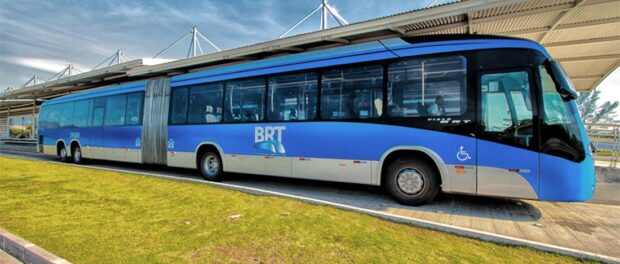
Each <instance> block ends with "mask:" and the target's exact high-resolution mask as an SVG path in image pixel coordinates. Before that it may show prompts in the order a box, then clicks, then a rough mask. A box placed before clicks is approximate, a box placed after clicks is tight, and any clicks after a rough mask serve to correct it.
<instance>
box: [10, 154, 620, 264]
mask: <svg viewBox="0 0 620 264" xmlns="http://www.w3.org/2000/svg"><path fill="white" fill-rule="evenodd" d="M0 154H1V155H5V156H13V157H19V158H27V159H35V160H51V161H53V160H55V159H53V158H52V157H46V156H41V155H36V154H28V153H26V154H24V153H7V152H4V153H2V152H0ZM87 166H88V167H95V168H105V169H117V170H118V169H120V170H126V171H135V172H138V173H156V174H160V175H165V176H171V177H179V178H194V179H199V177H198V175H197V173H196V172H194V171H192V170H183V169H173V168H167V167H160V166H147V165H138V166H136V165H134V164H125V163H116V162H105V161H92V162H90V163H89V164H88V165H87ZM599 181H600V179H599ZM225 183H228V184H234V185H237V186H245V187H251V188H261V189H267V190H270V191H276V192H281V193H285V194H290V195H299V196H304V197H309V198H314V199H320V200H325V201H329V202H334V203H340V204H345V205H349V206H355V207H360V208H364V209H368V210H377V211H381V212H387V213H391V214H396V215H400V216H403V217H411V218H416V219H421V220H426V221H432V222H436V223H441V224H446V225H451V226H456V227H463V228H468V229H474V230H479V231H483V232H489V233H495V234H499V235H503V236H509V237H514V238H519V239H525V240H529V241H534V242H540V243H546V244H551V245H556V246H561V247H566V248H572V249H577V250H582V251H586V252H591V253H595V254H601V255H606V256H610V257H614V258H620V221H618V219H620V196H619V195H618V194H619V193H620V184H617V183H614V182H613V181H612V182H601V183H600V184H599V187H598V188H597V193H596V196H595V198H594V199H592V200H591V201H590V202H588V203H558V202H541V201H529V200H517V199H502V198H489V197H475V196H466V195H447V194H443V195H441V196H440V197H438V199H436V201H434V202H433V203H431V204H428V205H424V206H419V207H411V206H402V205H399V204H397V203H396V202H394V201H393V200H392V199H391V198H390V197H388V196H387V195H385V194H384V193H383V192H382V191H381V189H380V188H377V187H369V186H362V185H352V184H339V183H331V182H319V181H307V180H294V179H285V178H275V177H264V176H252V175H232V177H230V179H228V180H227V181H225Z"/></svg>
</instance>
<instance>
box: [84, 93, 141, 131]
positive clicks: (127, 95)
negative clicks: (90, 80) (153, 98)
mask: <svg viewBox="0 0 620 264" xmlns="http://www.w3.org/2000/svg"><path fill="white" fill-rule="evenodd" d="M136 94H139V95H140V107H139V111H138V118H139V121H138V123H137V124H132V125H129V124H127V109H128V108H129V104H128V103H127V102H128V101H129V96H131V95H136ZM144 94H145V93H144V92H143V91H138V92H131V93H125V94H124V95H125V124H124V125H123V126H141V125H142V121H143V119H144ZM91 99H93V98H91ZM106 103H107V99H106ZM104 120H105V111H104ZM104 123H105V122H104Z"/></svg>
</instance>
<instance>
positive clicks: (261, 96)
mask: <svg viewBox="0 0 620 264" xmlns="http://www.w3.org/2000/svg"><path fill="white" fill-rule="evenodd" d="M225 100H226V101H225V102H224V104H225V109H226V110H225V115H224V120H225V121H226V122H257V121H261V120H263V115H264V109H265V79H262V78H260V79H248V80H242V81H234V82H227V83H226V99H225Z"/></svg>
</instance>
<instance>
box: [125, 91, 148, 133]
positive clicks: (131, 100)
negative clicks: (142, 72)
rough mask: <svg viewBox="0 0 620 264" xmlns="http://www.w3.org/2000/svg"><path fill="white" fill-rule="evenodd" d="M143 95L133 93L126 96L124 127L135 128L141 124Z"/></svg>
mask: <svg viewBox="0 0 620 264" xmlns="http://www.w3.org/2000/svg"><path fill="white" fill-rule="evenodd" d="M143 99H144V93H142V92H140V93H133V94H129V95H127V111H125V125H127V126H135V125H140V124H141V123H142V122H141V121H142V108H143V107H142V101H143Z"/></svg>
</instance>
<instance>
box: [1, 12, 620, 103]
mask: <svg viewBox="0 0 620 264" xmlns="http://www.w3.org/2000/svg"><path fill="white" fill-rule="evenodd" d="M462 33H470V34H476V33H479V34H493V35H505V36H514V37H523V38H527V39H530V40H534V41H537V42H540V43H541V44H542V45H543V46H548V50H549V52H550V54H551V55H552V56H554V57H556V58H558V59H559V60H560V62H561V63H562V64H563V66H564V67H565V68H566V69H567V72H568V73H569V75H570V76H571V78H573V80H574V82H575V85H576V88H577V89H578V90H590V89H592V88H594V87H595V86H596V85H597V84H598V83H599V82H600V81H601V80H602V79H603V78H604V77H605V76H607V75H608V74H609V73H610V72H611V71H613V70H614V69H615V68H617V67H618V66H619V65H620V49H619V47H618V45H619V43H620V41H619V40H620V0H468V1H459V2H453V3H447V4H443V5H438V6H433V7H430V8H423V9H418V10H413V11H408V12H403V13H399V14H394V15H390V16H386V17H381V18H376V19H372V20H368V21H362V22H357V23H352V24H349V25H346V26H340V27H335V28H330V29H327V30H323V31H314V32H308V33H304V34H300V35H295V36H290V37H286V38H282V39H275V40H270V41H265V42H260V43H256V44H251V45H247V46H242V47H238V48H234V49H230V50H224V51H221V52H215V53H210V54H205V55H202V56H197V57H193V58H188V59H181V60H177V61H172V62H168V63H162V64H159V65H154V66H142V67H135V68H133V69H128V70H127V71H126V72H125V73H124V76H126V78H122V79H121V80H122V81H130V80H139V79H145V78H151V77H155V76H170V75H178V74H182V73H186V72H191V71H196V70H199V69H202V68H205V67H208V68H213V67H218V65H229V64H234V63H241V62H245V61H248V60H257V59H261V58H265V57H272V56H278V55H281V54H290V53H297V52H304V51H308V50H316V49H324V48H329V47H334V46H342V45H347V44H351V43H360V42H366V41H371V40H377V39H386V38H393V37H398V36H416V35H429V34H462ZM78 81H79V80H73V82H72V85H74V86H73V87H71V89H73V90H79V89H82V88H83V89H88V88H90V87H93V83H91V82H89V81H88V80H83V81H86V82H84V83H82V84H81V83H79V82H78ZM114 81H116V80H111V81H109V82H105V80H104V81H103V82H101V83H99V84H109V83H113V82H114ZM59 87H61V86H58V87H57V86H55V85H48V84H45V85H43V86H41V87H40V88H38V89H32V88H33V87H26V88H23V89H17V90H14V91H13V92H11V93H10V94H8V95H7V94H5V95H0V98H33V97H35V96H39V95H40V94H39V93H43V92H45V93H47V94H48V95H49V94H50V91H51V94H52V95H53V94H54V89H59V90H62V89H66V85H65V86H64V87H65V88H59ZM35 88H36V87H35ZM58 95H60V92H58Z"/></svg>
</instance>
